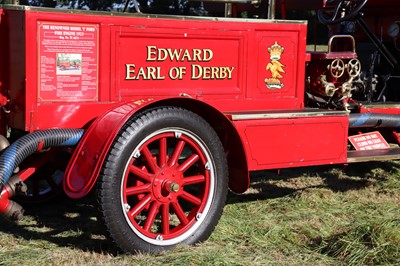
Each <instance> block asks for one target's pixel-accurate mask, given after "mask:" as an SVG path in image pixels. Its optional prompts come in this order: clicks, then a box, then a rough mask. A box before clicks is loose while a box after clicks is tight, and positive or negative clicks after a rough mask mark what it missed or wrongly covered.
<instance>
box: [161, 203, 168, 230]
mask: <svg viewBox="0 0 400 266" xmlns="http://www.w3.org/2000/svg"><path fill="white" fill-rule="evenodd" d="M161 221H162V232H163V234H164V235H168V234H169V223H170V220H169V203H167V204H164V205H162V211H161Z"/></svg>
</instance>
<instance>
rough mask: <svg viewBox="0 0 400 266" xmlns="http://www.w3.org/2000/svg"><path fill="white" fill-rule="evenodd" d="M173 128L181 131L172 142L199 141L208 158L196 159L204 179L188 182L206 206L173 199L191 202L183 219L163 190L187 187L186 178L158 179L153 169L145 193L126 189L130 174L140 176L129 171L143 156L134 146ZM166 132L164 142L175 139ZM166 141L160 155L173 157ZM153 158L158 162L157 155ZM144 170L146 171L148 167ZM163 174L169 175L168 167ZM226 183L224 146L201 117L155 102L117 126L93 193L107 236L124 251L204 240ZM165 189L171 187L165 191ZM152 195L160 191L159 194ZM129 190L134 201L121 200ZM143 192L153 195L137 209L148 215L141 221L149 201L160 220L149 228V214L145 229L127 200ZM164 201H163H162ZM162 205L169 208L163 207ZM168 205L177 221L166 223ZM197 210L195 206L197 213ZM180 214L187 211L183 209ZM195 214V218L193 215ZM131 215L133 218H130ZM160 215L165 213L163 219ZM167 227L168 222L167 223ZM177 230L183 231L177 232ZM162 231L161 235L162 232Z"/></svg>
mask: <svg viewBox="0 0 400 266" xmlns="http://www.w3.org/2000/svg"><path fill="white" fill-rule="evenodd" d="M172 132H175V134H176V132H179V134H182V135H180V137H177V138H178V139H179V140H175V141H176V142H178V141H181V142H184V143H185V145H186V146H189V145H191V143H194V145H193V146H194V147H195V148H196V147H197V146H198V147H201V148H200V149H197V151H201V152H198V153H199V154H200V155H199V157H204V158H207V163H206V164H200V162H199V163H198V164H199V165H203V166H204V169H201V168H200V167H198V166H196V167H197V168H196V169H198V170H199V171H200V172H204V180H206V181H204V182H201V183H199V184H198V185H197V184H195V185H193V184H191V186H195V189H196V192H195V193H197V194H196V195H199V196H198V197H199V199H204V200H201V203H199V204H200V206H205V207H204V208H203V207H202V209H200V207H197V206H196V205H193V206H191V204H190V203H189V204H188V203H187V202H184V203H183V204H181V201H182V199H181V198H179V200H178V196H176V199H175V202H177V204H178V205H179V206H181V205H182V207H181V209H182V210H183V209H184V207H185V204H186V205H190V206H191V207H189V209H190V208H192V209H191V210H190V211H187V213H188V215H187V217H186V218H185V217H183V221H182V220H181V218H180V217H179V215H178V211H177V210H176V209H175V205H174V206H172V207H170V206H171V205H170V203H168V198H167V197H168V195H169V196H170V197H169V199H171V198H172V196H173V197H175V194H174V193H175V192H176V194H178V193H186V191H185V189H186V188H187V187H190V186H187V187H186V186H185V185H186V183H182V184H181V183H179V181H176V183H174V182H170V181H169V180H167V179H162V180H163V182H161V181H162V180H161V177H163V176H161V174H160V173H158V172H157V174H156V173H154V175H153V177H154V179H152V181H148V183H149V184H148V185H149V186H151V189H152V191H151V192H149V193H148V194H145V193H144V194H142V195H135V196H134V199H131V198H132V197H133V196H132V195H128V192H127V190H128V188H127V187H128V182H130V183H131V182H132V179H135V180H138V179H140V178H138V177H137V175H135V174H132V172H130V171H131V170H130V169H131V168H132V165H133V166H134V165H135V163H137V162H141V160H140V158H141V157H143V156H144V155H142V154H141V155H137V152H138V151H139V150H140V151H141V149H142V148H143V149H144V148H146V149H147V148H148V147H153V146H151V145H153V144H154V145H155V143H158V142H157V141H158V140H157V138H158V137H159V136H164V135H165V136H169V134H172ZM176 136H177V135H176ZM182 136H183V138H182ZM159 138H160V140H159V142H160V143H161V137H159ZM165 138H166V140H165V143H167V141H171V139H172V141H174V139H173V138H172V137H170V138H167V137H165ZM181 139H184V140H185V141H182V140H181ZM146 143H149V144H146ZM168 145H170V144H168ZM165 146H166V147H167V149H166V156H165V158H166V160H172V157H174V156H173V155H168V152H169V148H170V146H167V144H165ZM160 147H161V144H160ZM174 147H175V146H174ZM176 149H177V148H176ZM160 150H162V148H159V151H158V153H159V154H161V153H162V152H161V151H160ZM164 151H165V149H164ZM185 152H186V150H185ZM185 152H182V151H181V153H179V156H178V157H179V160H181V159H180V158H181V157H185V154H184V153H185ZM164 153H165V152H164ZM177 154H178V153H177ZM153 156H157V155H154V152H153V151H152V152H151V160H148V161H156V157H153ZM158 156H159V157H160V158H161V157H163V156H161V155H158ZM196 156H197V154H196ZM147 158H149V157H147ZM153 159H154V160H153ZM185 160H186V158H185ZM142 161H143V159H142ZM147 163H148V162H147ZM156 163H157V164H159V163H158V161H157V162H156ZM169 163H170V162H169V161H168V162H167V161H165V162H164V166H165V167H164V166H162V167H160V169H167V168H168V167H169V166H168V165H169ZM180 163H181V161H179V162H178V159H176V165H178V166H180V165H179V164H180ZM148 164H149V163H148ZM160 164H161V163H160ZM182 164H183V163H182ZM196 164H197V163H196ZM128 166H129V168H128ZM191 167H193V166H191ZM149 168H151V167H149ZM168 169H169V168H168ZM171 169H172V167H171ZM174 169H175V168H174ZM146 171H148V172H150V171H149V170H147V169H146ZM157 171H158V170H157ZM185 171H186V170H185ZM195 171H196V170H195ZM195 171H194V172H195ZM190 172H191V173H190V174H189V175H192V172H193V170H190ZM173 173H175V172H173ZM185 173H186V172H185ZM132 175H133V177H132ZM162 175H164V173H162ZM165 175H168V173H167V174H165ZM183 175H184V174H182V179H184V178H186V177H184V176H183ZM193 175H196V177H197V176H199V175H201V173H200V174H198V173H193ZM169 176H175V174H173V175H172V174H171V173H170V174H169ZM190 177H192V176H190ZM171 178H172V177H171ZM192 178H193V177H192ZM158 179H160V180H158ZM159 181H160V182H159ZM167 181H168V184H170V183H173V184H174V185H175V187H174V188H175V189H176V190H177V191H172V189H173V186H171V185H168V186H169V187H168V186H167V185H165V183H166V182H167ZM133 182H135V184H136V185H134V187H135V188H138V187H139V186H140V185H138V184H139V181H133ZM140 182H142V181H140ZM157 182H159V183H157ZM140 184H143V183H140ZM153 184H154V187H155V186H156V184H161V185H160V186H161V187H162V191H161V190H158V191H157V190H156V189H155V188H153ZM178 184H179V185H178ZM227 184H228V167H227V161H226V157H225V153H224V149H223V147H222V144H221V142H220V140H219V138H218V135H217V134H216V133H215V131H214V130H213V129H212V127H211V126H210V125H209V124H208V123H207V122H206V121H205V120H204V119H203V118H201V117H200V116H198V115H196V114H194V113H192V112H190V111H188V110H184V109H180V108H176V107H160V108H156V109H151V110H148V111H145V112H143V113H141V114H138V115H136V116H134V117H132V118H131V119H130V120H129V121H128V122H127V123H126V124H125V126H124V127H123V128H122V129H121V130H120V132H119V134H118V135H117V137H116V139H115V140H114V143H113V144H112V146H111V148H110V151H109V153H108V156H107V158H106V160H105V162H104V164H103V168H102V171H101V174H100V176H99V180H98V184H97V187H98V192H97V198H98V204H99V208H100V215H101V220H102V222H104V224H105V226H106V228H107V231H108V235H109V237H111V239H112V240H113V241H114V242H115V243H116V244H117V246H118V247H119V248H121V249H122V250H123V251H124V252H128V253H137V252H150V253H159V252H162V251H165V250H168V249H171V248H173V247H174V246H176V245H180V244H185V245H193V244H196V243H199V242H201V241H204V240H206V239H207V238H208V237H209V236H210V234H211V233H212V231H213V230H214V228H215V226H216V225H217V223H218V221H219V219H220V216H221V214H222V210H223V207H224V204H225V200H226V195H227V190H228V189H227V188H228V185H227ZM142 186H143V185H142ZM125 188H126V189H125ZM166 189H167V190H168V189H171V190H168V191H167V190H166ZM197 190H198V191H200V192H198V191H197ZM157 193H158V194H157ZM190 193H191V192H189V194H190ZM164 194H165V195H164ZM186 194H187V193H186ZM155 195H159V196H158V199H157V196H155ZM128 196H129V200H131V201H135V203H132V204H131V203H129V204H127V203H126V202H127V200H128ZM145 196H146V197H152V201H151V203H149V205H148V206H147V209H146V208H145V209H144V210H143V211H140V213H142V212H143V213H144V216H145V217H146V214H147V215H148V216H147V217H146V221H145V222H146V224H147V220H151V219H150V218H149V217H151V215H150V213H151V209H152V207H154V206H153V205H157V207H154V208H155V209H156V214H155V216H153V217H161V218H159V220H161V222H159V223H160V225H159V226H158V227H157V228H156V229H153V223H156V222H155V219H156V218H153V220H152V222H153V223H152V222H150V225H151V228H150V229H149V227H147V228H148V229H144V228H145V227H146V225H143V228H142V225H141V223H140V222H136V220H135V218H136V216H134V215H133V214H132V213H130V212H131V211H132V212H133V209H134V208H132V207H131V205H132V206H134V207H136V206H137V205H134V204H138V203H137V201H140V199H143V198H144V197H145ZM164 196H165V197H164ZM192 196H193V195H192ZM160 197H161V199H160ZM171 202H172V201H171ZM171 204H172V203H171ZM138 205H139V204H138ZM164 205H165V206H167V207H164ZM179 206H178V207H179ZM164 208H165V209H166V210H168V211H165V212H164V213H162V210H164ZM170 208H171V209H172V210H173V211H174V212H175V213H176V215H177V217H178V218H179V219H178V221H179V223H181V224H178V225H171V223H172V222H173V221H170V218H169V217H170V215H171V213H170ZM196 208H199V209H196ZM149 209H150V210H149ZM197 211H199V213H197V214H196V212H197ZM184 215H185V216H186V214H184ZM194 215H195V219H194V218H193V217H194ZM131 216H132V217H133V218H129V217H131ZM138 217H139V216H138ZM164 217H167V218H166V219H165V218H164ZM181 217H182V216H181ZM136 219H138V218H136ZM185 219H188V220H189V221H190V223H188V224H186V221H185ZM175 223H176V221H175ZM164 224H167V226H166V228H167V229H164V228H163V225H164ZM170 227H173V228H172V229H170ZM184 228H186V229H184ZM146 230H148V231H146ZM153 230H155V232H153ZM174 230H177V231H174ZM181 231H182V234H180V232H181ZM142 232H143V233H142ZM164 233H165V236H164V238H163V234H164ZM155 235H157V237H156V238H154V236H155ZM175 235H176V237H175ZM168 237H171V239H168Z"/></svg>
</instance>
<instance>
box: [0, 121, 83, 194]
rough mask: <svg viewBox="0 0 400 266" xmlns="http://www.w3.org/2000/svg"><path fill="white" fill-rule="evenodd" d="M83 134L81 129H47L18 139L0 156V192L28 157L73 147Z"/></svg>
mask: <svg viewBox="0 0 400 266" xmlns="http://www.w3.org/2000/svg"><path fill="white" fill-rule="evenodd" d="M83 133H84V130H83V129H48V130H42V131H36V132H33V133H31V134H27V135H25V136H23V137H21V138H19V139H18V140H17V141H15V142H14V143H13V144H11V145H10V146H9V147H8V148H7V149H6V150H5V151H4V152H3V154H2V155H1V156H0V191H2V189H3V186H4V185H6V184H7V182H8V181H9V179H10V177H11V175H12V173H13V171H14V169H15V168H16V167H17V166H18V165H19V164H20V163H22V162H23V161H24V160H25V159H26V158H27V157H28V156H30V155H31V154H33V153H35V152H36V151H38V150H40V149H47V148H50V147H61V146H74V145H76V144H77V143H78V142H79V140H80V139H81V137H82V135H83Z"/></svg>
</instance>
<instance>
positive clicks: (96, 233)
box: [0, 162, 399, 255]
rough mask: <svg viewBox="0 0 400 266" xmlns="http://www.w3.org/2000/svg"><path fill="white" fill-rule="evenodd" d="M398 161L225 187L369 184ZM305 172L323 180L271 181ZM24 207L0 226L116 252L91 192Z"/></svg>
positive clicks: (263, 195) (264, 189)
mask: <svg viewBox="0 0 400 266" xmlns="http://www.w3.org/2000/svg"><path fill="white" fill-rule="evenodd" d="M398 166H399V165H398V164H396V163H393V162H379V163H363V164H354V165H350V166H347V167H344V168H343V167H342V168H340V169H341V170H339V171H332V169H335V167H333V166H329V167H327V166H321V167H304V168H294V169H285V170H282V171H281V172H280V173H279V174H277V173H276V172H275V173H273V172H267V171H258V172H254V173H252V174H251V187H252V188H253V190H251V192H248V193H246V194H243V195H237V194H234V193H230V195H229V196H228V202H227V204H234V203H237V202H250V201H256V200H266V199H273V198H279V197H285V196H288V195H291V194H294V193H296V192H298V191H301V190H304V189H308V188H327V189H331V190H332V191H334V192H339V191H340V192H343V191H348V190H358V189H362V188H365V187H368V186H369V185H370V182H371V181H370V180H371V178H373V179H375V180H377V181H384V180H385V177H384V176H379V175H376V174H374V173H373V171H374V169H377V168H380V169H382V170H383V171H386V172H393V171H394V170H395V169H397V168H398ZM336 168H337V167H336ZM340 173H344V175H341V174H340ZM307 176H310V177H316V176H317V177H320V178H321V179H322V180H323V182H320V183H319V184H317V185H313V184H312V183H310V184H307V185H306V186H303V187H302V188H293V187H290V186H285V185H282V183H281V184H280V185H279V186H278V185H276V182H270V181H271V180H272V181H279V182H283V184H285V182H286V183H288V184H289V183H290V181H291V180H292V179H297V178H305V177H307ZM354 177H356V178H354ZM253 191H255V192H253ZM26 210H27V213H26V214H27V215H28V217H26V218H24V220H23V221H22V222H21V223H20V224H14V223H12V222H9V221H8V220H5V219H0V228H1V231H2V232H3V233H7V234H11V235H13V236H16V237H19V238H22V239H25V240H27V241H29V240H44V241H47V242H49V243H53V244H55V245H57V246H60V247H73V248H77V249H80V250H82V251H89V252H94V253H99V254H110V255H117V254H118V253H119V250H118V249H117V247H116V245H115V244H114V243H112V242H111V241H110V240H108V239H106V238H105V237H104V235H103V234H104V232H105V231H104V230H105V229H104V228H103V227H102V226H101V225H100V224H99V223H98V222H97V219H96V214H97V212H96V209H95V205H94V204H93V199H92V198H91V197H88V198H87V199H83V200H79V201H75V200H71V199H68V198H66V197H65V196H64V197H60V198H58V199H56V200H53V201H52V202H50V203H47V204H41V205H36V206H27V208H26Z"/></svg>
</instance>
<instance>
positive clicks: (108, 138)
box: [63, 99, 154, 198]
mask: <svg viewBox="0 0 400 266" xmlns="http://www.w3.org/2000/svg"><path fill="white" fill-rule="evenodd" d="M153 101H154V100H153V99H147V100H143V101H137V102H132V103H127V104H124V105H121V106H119V107H117V108H115V109H113V110H110V111H108V112H106V113H105V114H103V115H102V116H101V117H99V118H98V119H96V120H95V121H94V122H93V124H91V126H90V127H89V129H88V130H87V131H86V132H85V134H84V136H83V137H82V139H81V141H80V142H79V144H78V147H77V148H76V150H75V152H74V154H73V155H72V158H71V160H70V161H69V164H68V166H67V170H66V172H65V176H64V182H63V186H64V191H65V193H66V194H67V195H68V196H69V197H71V198H82V197H84V196H85V195H86V194H87V193H89V192H90V190H91V189H92V188H93V186H94V184H95V183H96V180H97V177H98V175H99V172H100V169H101V166H102V165H103V162H104V160H105V157H106V155H107V151H108V150H109V148H110V146H111V144H112V142H113V141H114V139H115V137H116V135H117V134H118V132H119V130H120V129H121V127H122V126H123V125H124V124H125V123H126V121H127V120H128V119H129V118H130V117H131V116H132V115H133V114H134V113H135V112H136V111H138V109H139V108H142V107H144V106H146V105H148V104H150V103H152V102H153Z"/></svg>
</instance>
